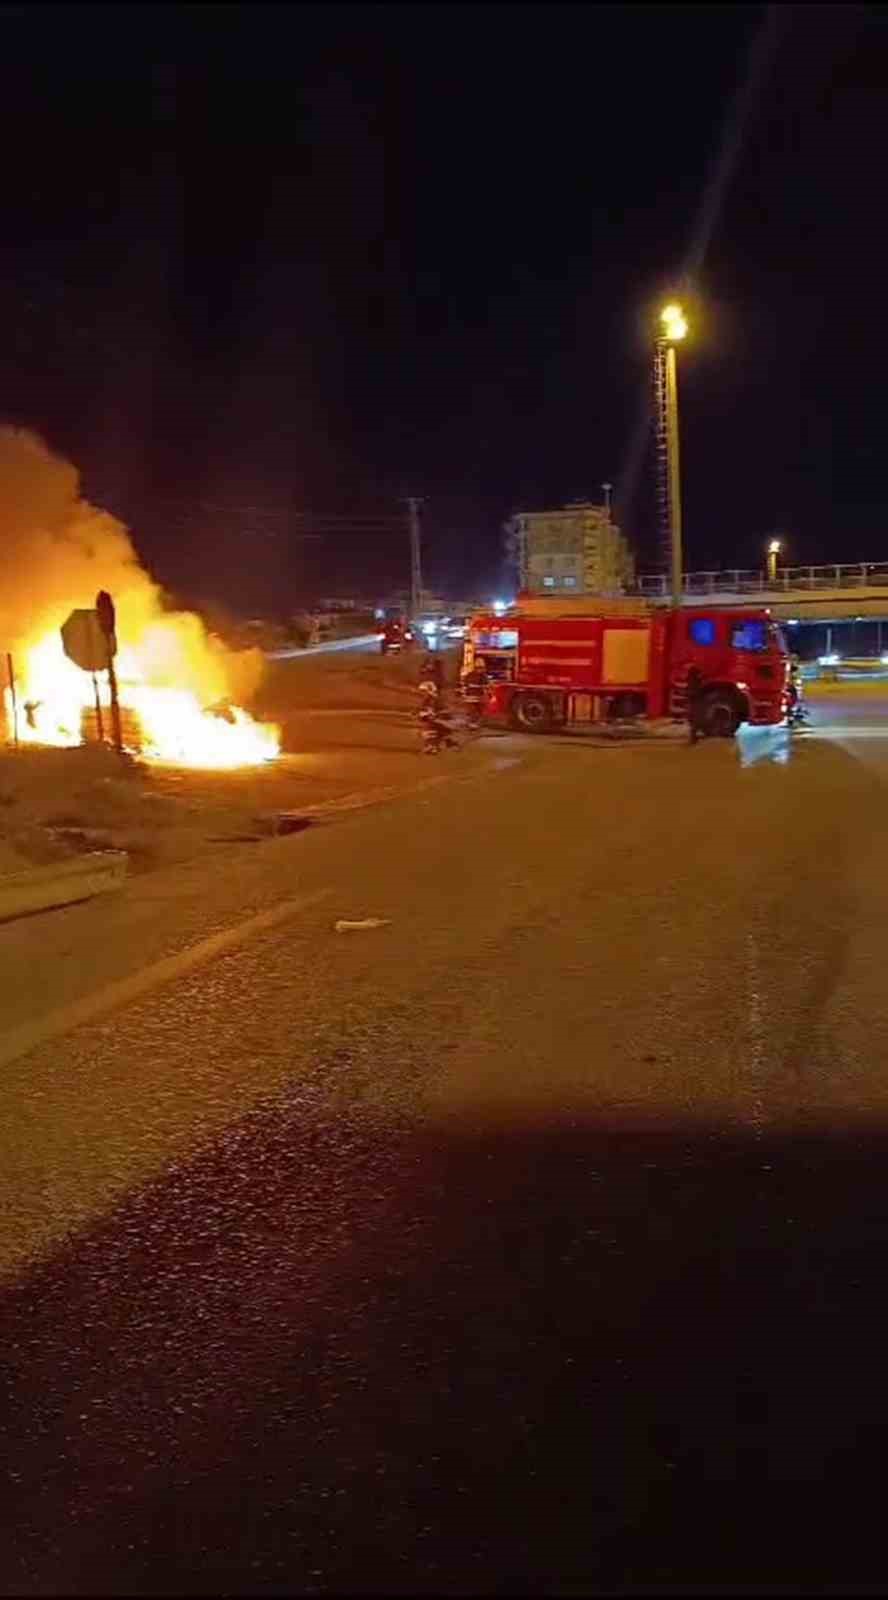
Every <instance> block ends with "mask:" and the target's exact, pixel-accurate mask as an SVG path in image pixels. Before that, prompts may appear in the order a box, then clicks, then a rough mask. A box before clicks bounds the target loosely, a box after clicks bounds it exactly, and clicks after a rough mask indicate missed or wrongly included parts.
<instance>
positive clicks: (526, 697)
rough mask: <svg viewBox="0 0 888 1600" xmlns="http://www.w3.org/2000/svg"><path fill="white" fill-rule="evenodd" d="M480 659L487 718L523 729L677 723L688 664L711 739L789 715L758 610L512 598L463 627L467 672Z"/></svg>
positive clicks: (775, 637) (773, 639) (780, 653)
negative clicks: (633, 720) (630, 721)
mask: <svg viewBox="0 0 888 1600" xmlns="http://www.w3.org/2000/svg"><path fill="white" fill-rule="evenodd" d="M593 607H594V609H592V608H593ZM479 662H480V663H482V664H483V666H484V669H485V673H486V680H487V686H486V691H485V697H484V716H485V718H488V719H493V720H505V721H507V722H510V723H511V724H512V726H513V727H517V728H522V729H524V730H525V731H528V732H545V731H546V730H547V729H553V728H559V727H565V726H572V725H575V724H583V723H595V722H605V721H612V720H616V719H621V718H624V717H625V718H628V717H645V718H649V719H654V718H663V717H673V718H681V717H683V716H685V715H686V714H687V694H688V673H689V671H690V670H691V669H692V668H696V669H697V670H698V671H699V673H700V679H701V681H702V702H701V720H702V725H703V727H704V729H705V730H706V731H707V732H708V733H710V734H713V735H717V736H720V737H723V738H731V737H732V736H733V735H734V734H735V733H736V731H737V729H738V727H739V726H740V724H741V723H742V722H749V723H753V724H755V725H757V726H762V725H768V724H770V725H773V724H776V723H780V722H783V721H784V720H785V718H786V713H787V705H788V682H789V652H788V650H787V647H786V641H785V640H784V637H783V634H782V632H781V630H780V628H779V627H778V626H777V624H776V623H775V622H774V621H773V620H772V618H771V615H770V613H769V612H768V611H767V610H765V609H760V610H748V611H747V610H740V609H738V608H735V609H731V608H725V609H722V608H720V607H718V606H713V607H711V608H710V607H703V606H693V607H688V608H687V609H683V610H681V611H675V610H669V609H666V608H665V607H655V606H649V605H647V604H645V603H644V602H643V601H633V600H610V601H608V600H596V601H590V600H584V599H583V598H582V597H580V596H579V595H578V596H576V597H575V598H569V597H565V598H563V599H559V600H555V599H548V598H545V597H540V598H536V597H529V596H528V597H519V599H518V602H517V604H516V605H515V606H514V607H512V608H511V609H510V610H509V611H507V612H505V613H504V614H503V615H497V614H496V613H493V612H476V613H475V615H474V616H472V617H471V618H470V619H469V625H468V628H467V630H466V642H465V647H464V654H463V673H464V674H466V673H468V672H470V671H471V670H472V668H473V667H474V666H475V665H476V664H477V663H479Z"/></svg>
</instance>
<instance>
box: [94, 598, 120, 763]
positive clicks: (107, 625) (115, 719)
mask: <svg viewBox="0 0 888 1600" xmlns="http://www.w3.org/2000/svg"><path fill="white" fill-rule="evenodd" d="M96 616H97V617H98V619H99V627H100V628H101V630H102V633H103V635H104V638H105V651H106V660H107V666H108V687H109V689H110V690H111V727H112V730H113V733H114V748H115V750H116V751H117V752H118V754H119V755H122V754H123V732H122V730H121V726H120V702H119V700H118V698H117V674H116V672H115V671H114V657H115V655H116V653H117V638H116V636H115V633H114V625H115V621H116V618H115V614H114V601H113V600H112V599H111V596H110V594H109V593H108V591H107V590H106V589H100V590H99V592H98V594H97V595H96Z"/></svg>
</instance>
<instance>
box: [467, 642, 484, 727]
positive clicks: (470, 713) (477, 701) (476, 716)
mask: <svg viewBox="0 0 888 1600" xmlns="http://www.w3.org/2000/svg"><path fill="white" fill-rule="evenodd" d="M486 688H487V668H486V666H485V664H484V657H483V656H476V657H475V661H474V664H473V666H472V669H471V671H470V672H467V673H466V674H465V677H464V678H463V681H462V693H463V700H464V702H465V707H466V721H467V722H468V724H469V727H470V728H480V726H481V715H482V710H483V706H484V691H485V689H486Z"/></svg>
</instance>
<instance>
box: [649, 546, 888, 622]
mask: <svg viewBox="0 0 888 1600" xmlns="http://www.w3.org/2000/svg"><path fill="white" fill-rule="evenodd" d="M635 592H636V593H637V594H640V595H643V596H644V598H645V599H647V600H651V601H653V602H654V604H657V603H662V604H663V605H668V604H669V603H670V600H671V592H670V588H669V579H668V578H666V577H665V576H655V577H649V578H638V579H637V581H636V585H635ZM713 601H717V602H718V604H719V605H723V606H750V607H753V606H769V607H770V609H771V611H772V612H773V614H774V616H775V617H776V618H777V619H778V620H780V621H782V622H856V621H858V620H859V621H869V620H870V619H872V621H874V622H875V621H879V620H888V561H857V562H853V563H841V564H839V565H838V566H828V567H783V568H782V569H781V570H780V571H779V572H778V573H777V577H776V581H775V580H772V579H769V578H768V577H766V575H765V573H763V572H755V571H748V572H744V571H742V570H740V569H739V568H738V569H734V570H730V569H729V570H728V571H724V572H686V573H685V575H684V595H683V601H682V603H683V604H684V605H686V606H699V605H707V604H712V602H713Z"/></svg>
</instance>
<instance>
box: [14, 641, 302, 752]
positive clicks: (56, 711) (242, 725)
mask: <svg viewBox="0 0 888 1600" xmlns="http://www.w3.org/2000/svg"><path fill="white" fill-rule="evenodd" d="M195 624H196V625H197V626H196V627H195ZM189 645H190V646H191V651H192V654H194V652H197V653H198V654H199V656H201V657H202V659H199V660H197V661H194V662H193V666H192V669H191V670H189V659H188V658H189V651H188V646H189ZM214 653H215V654H217V656H218V660H217V661H216V662H214V661H213V656H214ZM229 659H233V660H234V661H235V662H236V661H237V657H234V658H229ZM115 665H116V669H117V678H118V692H119V698H120V705H121V708H122V710H123V711H124V712H126V711H130V712H132V713H134V716H135V719H136V724H137V727H138V740H137V742H136V743H133V742H132V736H131V737H130V738H129V739H128V738H127V737H126V736H125V737H124V744H125V745H127V747H128V748H129V749H130V750H131V753H133V754H139V755H140V756H142V757H143V758H144V759H147V760H149V761H156V762H162V763H165V764H168V765H176V766H184V767H202V768H217V769H224V768H232V767H244V766H257V765H259V764H260V763H262V762H265V761H273V760H274V759H275V757H276V756H278V755H279V754H280V738H279V730H278V729H277V728H276V727H275V726H274V725H273V724H271V723H259V722H255V721H254V720H253V718H252V717H250V716H249V715H248V714H247V712H246V711H243V710H241V708H240V707H239V706H226V708H225V714H224V715H223V714H220V713H219V712H216V711H214V710H212V709H208V708H207V706H206V704H205V703H204V704H202V703H201V699H200V698H199V696H198V694H197V692H196V691H195V689H194V687H192V686H191V685H192V684H193V683H194V680H195V678H198V679H200V678H203V679H204V681H205V682H206V681H207V679H209V680H210V681H212V680H213V679H215V680H216V682H215V684H214V687H215V688H217V689H218V690H219V694H218V695H217V697H216V698H217V700H219V701H221V700H222V699H223V698H224V695H225V689H226V682H225V676H226V675H225V671H224V668H225V658H224V654H223V653H222V652H221V651H216V652H214V646H213V641H212V640H210V639H207V638H206V636H205V635H203V630H202V628H201V626H200V624H199V622H198V619H197V618H195V617H190V616H183V617H177V616H171V617H169V618H163V617H161V618H159V619H157V620H155V621H154V622H152V623H151V624H150V626H149V627H147V628H146V629H145V631H144V633H143V635H142V638H141V640H140V641H139V644H138V646H137V647H135V648H134V647H133V646H127V647H125V648H123V649H122V650H121V651H120V654H119V656H118V657H117V660H116V663H115ZM214 666H215V669H216V670H215V671H212V670H210V671H209V672H208V671H207V668H208V667H210V668H211V669H212V668H213V667H214ZM152 669H153V670H152ZM194 669H196V670H194ZM171 670H175V671H176V672H177V676H178V679H179V682H178V684H176V683H166V684H163V683H157V682H155V683H152V682H150V681H148V680H149V679H150V678H151V677H152V676H155V675H157V676H161V675H169V673H170V671H171ZM15 671H16V700H17V712H16V721H17V726H18V737H19V741H20V742H21V743H23V744H40V745H60V746H73V745H78V744H81V743H82V742H83V731H82V729H83V721H84V713H87V714H89V713H90V712H91V711H92V709H93V707H94V704H95V696H94V690H93V683H92V679H91V677H90V675H89V674H88V673H86V672H82V671H81V670H80V668H79V667H77V666H75V665H74V663H73V662H72V661H69V660H68V658H67V656H66V655H65V653H64V650H63V649H62V640H61V635H60V633H59V632H58V631H57V630H55V629H54V630H53V631H52V632H50V633H46V634H44V635H43V637H42V638H40V639H38V640H37V641H36V642H35V643H34V644H32V645H31V646H29V647H26V648H25V650H24V653H23V656H22V654H21V653H20V655H19V658H18V659H17V660H16V662H15ZM97 683H98V689H99V704H100V705H101V706H102V708H103V712H104V719H103V720H104V728H105V734H106V737H107V736H108V735H109V733H110V728H111V711H110V691H109V688H108V683H107V675H106V674H105V673H101V674H98V675H97ZM4 697H5V705H6V720H7V725H8V726H9V727H10V728H12V726H13V703H12V694H11V691H10V689H8V688H7V689H6V690H5V692H4ZM128 722H129V724H130V726H131V725H132V718H130V719H128Z"/></svg>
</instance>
